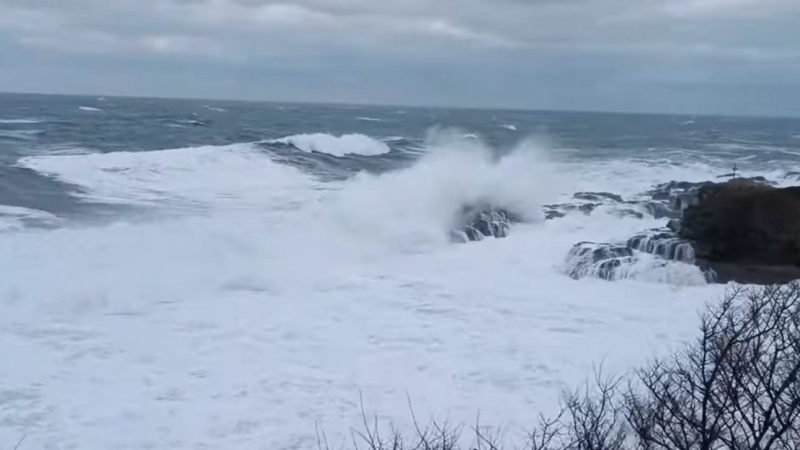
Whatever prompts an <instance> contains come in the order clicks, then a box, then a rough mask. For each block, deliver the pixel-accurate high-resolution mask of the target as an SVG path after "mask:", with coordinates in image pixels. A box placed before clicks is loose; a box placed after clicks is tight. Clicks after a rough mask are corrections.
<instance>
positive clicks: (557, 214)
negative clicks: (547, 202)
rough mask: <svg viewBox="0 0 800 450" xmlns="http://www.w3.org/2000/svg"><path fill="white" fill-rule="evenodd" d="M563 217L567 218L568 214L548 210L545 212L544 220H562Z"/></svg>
mask: <svg viewBox="0 0 800 450" xmlns="http://www.w3.org/2000/svg"><path fill="white" fill-rule="evenodd" d="M562 217H566V214H565V213H563V212H561V211H558V210H555V209H547V210H545V211H544V220H553V219H560V218H562Z"/></svg>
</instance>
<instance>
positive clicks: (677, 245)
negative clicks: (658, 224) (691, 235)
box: [626, 228, 695, 264]
mask: <svg viewBox="0 0 800 450" xmlns="http://www.w3.org/2000/svg"><path fill="white" fill-rule="evenodd" d="M626 245H627V246H628V248H630V249H632V250H638V251H640V252H645V253H650V254H653V255H656V256H660V257H662V258H664V259H667V260H670V261H680V262H685V263H689V264H694V262H695V257H694V248H692V243H691V242H690V241H688V240H686V239H681V238H680V237H678V235H677V234H676V233H675V232H673V231H671V230H670V229H668V228H659V229H655V230H649V231H645V232H643V233H641V234H639V235H636V236H634V237H632V238H630V239H628V242H627V243H626Z"/></svg>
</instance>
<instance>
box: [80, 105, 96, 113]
mask: <svg viewBox="0 0 800 450" xmlns="http://www.w3.org/2000/svg"><path fill="white" fill-rule="evenodd" d="M78 109H80V110H81V111H91V112H98V111H102V109H100V108H94V107H92V106H79V107H78Z"/></svg>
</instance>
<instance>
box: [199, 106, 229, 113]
mask: <svg viewBox="0 0 800 450" xmlns="http://www.w3.org/2000/svg"><path fill="white" fill-rule="evenodd" d="M203 108H205V109H207V110H209V111H215V112H228V110H227V109H222V108H217V107H216V106H209V105H203Z"/></svg>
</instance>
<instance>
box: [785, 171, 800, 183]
mask: <svg viewBox="0 0 800 450" xmlns="http://www.w3.org/2000/svg"><path fill="white" fill-rule="evenodd" d="M783 178H784V179H785V180H796V181H800V172H795V171H790V172H786V175H784V176H783Z"/></svg>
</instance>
